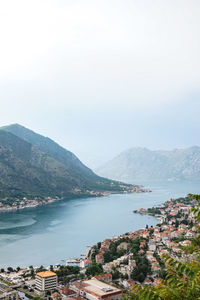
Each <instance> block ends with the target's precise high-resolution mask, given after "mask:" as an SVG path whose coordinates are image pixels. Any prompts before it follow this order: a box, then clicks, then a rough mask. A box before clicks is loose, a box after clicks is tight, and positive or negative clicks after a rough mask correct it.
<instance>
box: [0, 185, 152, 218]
mask: <svg viewBox="0 0 200 300" xmlns="http://www.w3.org/2000/svg"><path fill="white" fill-rule="evenodd" d="M150 192H151V190H150V189H148V188H143V186H137V188H136V190H130V191H121V192H120V191H117V192H108V191H106V192H94V191H91V192H88V193H85V194H70V195H69V196H66V197H61V198H60V197H55V198H52V197H46V198H45V199H44V200H36V199H34V200H28V199H27V198H24V199H23V201H21V202H20V204H19V205H13V206H9V205H6V206H1V205H0V213H6V212H15V211H18V210H23V209H27V208H37V207H39V206H44V205H48V204H52V203H54V202H57V201H62V200H68V199H78V198H80V199H83V198H89V197H91V198H92V197H94V198H96V197H106V196H109V195H112V194H127V193H128V194H136V193H150ZM1 203H2V202H1V201H0V204H1Z"/></svg>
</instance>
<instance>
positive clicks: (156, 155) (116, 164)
mask: <svg viewBox="0 0 200 300" xmlns="http://www.w3.org/2000/svg"><path fill="white" fill-rule="evenodd" d="M96 172H97V174H99V175H101V176H106V177H107V178H111V179H115V180H122V181H125V182H137V181H140V182H142V181H151V180H152V181H159V180H169V181H173V180H200V147H197V146H194V147H191V148H187V149H175V150H172V151H162V150H160V151H151V150H149V149H146V148H132V149H129V150H127V151H124V152H122V153H121V154H120V155H119V156H117V157H115V158H114V159H113V160H111V161H109V162H108V163H106V164H105V165H104V166H102V167H100V168H98V169H97V170H96Z"/></svg>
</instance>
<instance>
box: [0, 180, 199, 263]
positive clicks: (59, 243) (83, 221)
mask: <svg viewBox="0 0 200 300" xmlns="http://www.w3.org/2000/svg"><path fill="white" fill-rule="evenodd" d="M143 184H144V185H145V186H146V187H150V188H151V189H152V193H145V194H129V195H110V196H108V197H99V198H87V199H78V200H66V201H62V202H58V203H54V204H51V205H47V206H45V207H39V208H34V209H26V210H23V211H18V212H15V213H14V212H13V213H2V214H0V267H6V266H14V267H16V266H29V265H34V266H39V265H41V264H43V265H45V266H48V265H50V264H55V263H61V260H62V259H67V258H71V257H76V256H80V254H84V253H86V251H87V246H89V245H92V244H94V243H96V242H98V241H101V240H103V239H105V238H109V237H112V236H114V235H118V234H121V233H125V232H127V231H131V230H136V229H139V228H142V227H144V226H145V225H146V224H148V225H155V224H156V223H157V220H156V219H154V218H153V217H149V216H141V215H136V214H133V213H132V211H133V210H135V209H138V208H141V207H144V208H148V207H152V206H155V205H159V204H161V203H163V202H165V201H166V200H169V198H170V197H174V198H176V197H180V196H185V195H186V194H187V193H189V192H190V193H199V192H200V189H199V184H198V183H158V184H155V183H154V184H148V183H143Z"/></svg>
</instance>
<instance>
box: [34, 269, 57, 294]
mask: <svg viewBox="0 0 200 300" xmlns="http://www.w3.org/2000/svg"><path fill="white" fill-rule="evenodd" d="M57 285H58V278H57V275H56V273H54V272H51V271H44V272H40V273H37V274H36V289H37V290H38V291H39V292H46V291H51V290H54V289H56V288H57Z"/></svg>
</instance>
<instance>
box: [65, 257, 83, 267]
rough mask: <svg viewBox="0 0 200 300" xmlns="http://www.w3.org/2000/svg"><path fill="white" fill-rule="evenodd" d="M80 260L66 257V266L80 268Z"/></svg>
mask: <svg viewBox="0 0 200 300" xmlns="http://www.w3.org/2000/svg"><path fill="white" fill-rule="evenodd" d="M81 262H82V259H81V258H72V259H68V260H66V266H69V267H79V268H80V265H81Z"/></svg>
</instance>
